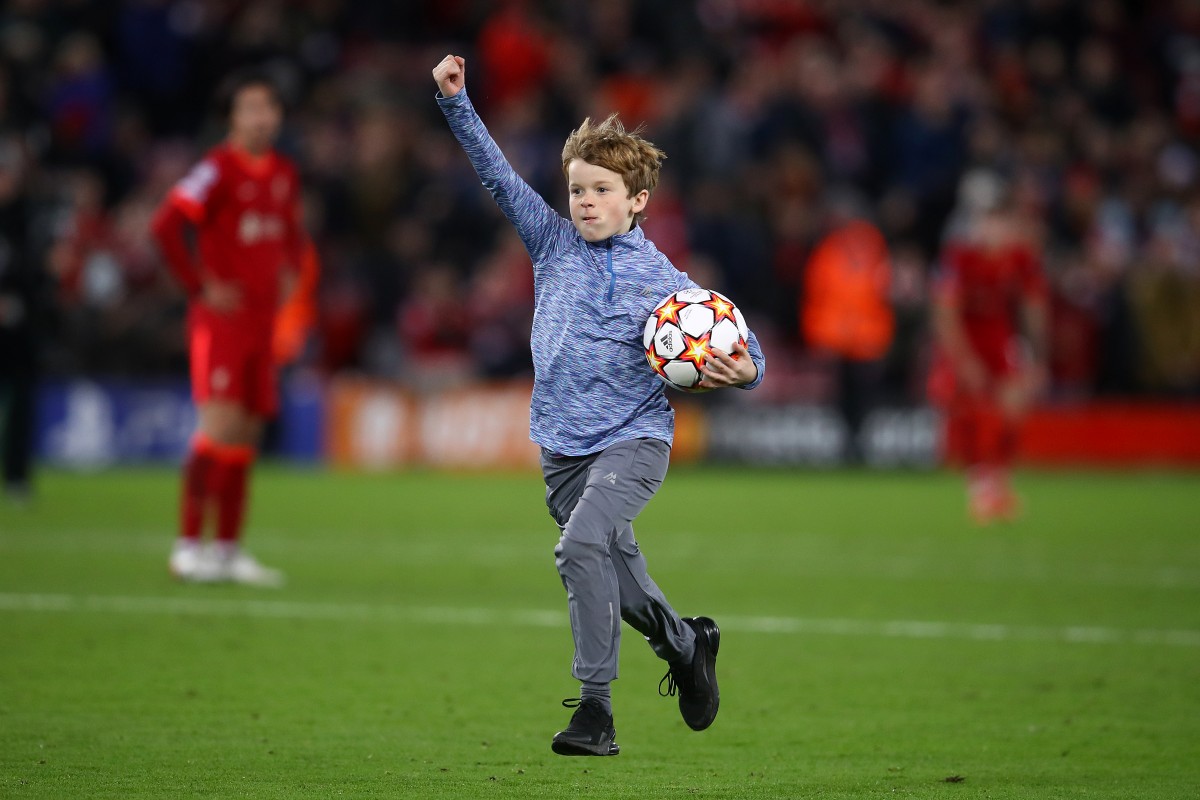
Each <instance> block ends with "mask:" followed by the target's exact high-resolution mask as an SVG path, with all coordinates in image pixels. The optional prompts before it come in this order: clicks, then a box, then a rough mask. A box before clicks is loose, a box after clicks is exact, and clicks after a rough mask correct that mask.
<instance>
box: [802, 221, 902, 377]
mask: <svg viewBox="0 0 1200 800" xmlns="http://www.w3.org/2000/svg"><path fill="white" fill-rule="evenodd" d="M891 272H892V266H891V261H890V259H889V257H888V250H887V243H886V242H885V241H884V239H883V234H881V233H880V232H879V230H878V229H877V228H876V227H875V226H874V225H872V224H871V223H869V222H865V221H862V220H852V221H850V222H847V223H845V224H843V225H840V226H838V227H837V228H835V229H834V230H833V231H831V232H830V233H829V234H827V235H826V236H825V238H824V239H822V240H821V241H820V242H819V243H818V244H817V246H816V248H815V249H814V250H813V253H812V256H811V257H809V260H808V266H807V267H806V268H805V271H804V292H803V294H802V296H801V308H800V319H801V326H802V330H803V332H804V338H805V340H806V341H807V342H808V344H809V346H810V347H813V348H815V349H819V350H827V351H831V352H834V353H837V354H838V355H841V356H843V357H845V358H850V359H854V360H856V361H873V360H875V359H878V358H882V357H883V356H884V354H886V353H887V350H888V347H890V346H891V343H892V334H893V331H894V327H895V324H894V320H893V317H892V309H891V306H890V304H889V303H888V289H889V285H890V283H891Z"/></svg>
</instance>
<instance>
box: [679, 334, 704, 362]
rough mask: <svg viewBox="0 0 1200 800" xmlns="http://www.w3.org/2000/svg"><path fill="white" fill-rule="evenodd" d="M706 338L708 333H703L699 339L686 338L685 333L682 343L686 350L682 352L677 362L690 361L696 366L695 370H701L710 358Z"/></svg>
mask: <svg viewBox="0 0 1200 800" xmlns="http://www.w3.org/2000/svg"><path fill="white" fill-rule="evenodd" d="M708 338H709V334H708V333H705V334H704V335H703V336H701V337H699V338H697V337H693V336H688V335H687V334H686V333H685V334H684V335H683V341H684V344H686V345H687V349H686V350H684V351H683V353H682V354H681V355H680V356H679V360H680V361H690V362H692V363H693V364H695V365H696V369H697V370H703V369H704V365H705V364H707V363H708V360H709V358H711V357H712V352H711V350H710V349H709V344H708Z"/></svg>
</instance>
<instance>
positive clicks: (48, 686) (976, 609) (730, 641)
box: [0, 467, 1200, 800]
mask: <svg viewBox="0 0 1200 800" xmlns="http://www.w3.org/2000/svg"><path fill="white" fill-rule="evenodd" d="M176 482H177V478H176V475H175V473H174V472H173V471H170V470H144V471H142V470H120V471H113V472H103V473H97V474H68V473H61V472H50V473H47V474H45V475H43V477H42V480H41V482H40V486H39V488H40V496H39V499H38V502H37V503H36V504H35V505H34V506H33V507H32V508H28V509H15V508H11V507H5V506H3V505H0V633H2V638H0V797H3V798H90V797H106V798H140V797H154V798H183V797H201V798H203V797H231V798H232V797H237V798H307V797H322V798H323V797H347V798H376V797H379V798H383V797H399V798H406V797H412V798H515V797H529V798H560V797H561V798H593V797H594V798H606V799H610V798H639V799H641V798H669V797H680V798H691V797H704V798H766V797H781V798H782V797H786V798H875V797H879V798H883V797H889V798H890V797H914V798H995V799H997V800H1000V799H1002V798H1012V799H1013V800H1017V799H1020V800H1029V799H1030V798H1150V799H1151V800H1154V799H1155V798H1181V799H1182V798H1196V797H1200V475H1196V474H1180V473H1146V474H1134V475H1127V474H1116V473H1066V472H1050V473H1042V472H1026V473H1023V474H1021V475H1020V476H1019V487H1020V489H1021V490H1022V492H1023V493H1024V494H1025V496H1026V499H1027V502H1028V506H1029V513H1028V515H1027V517H1026V518H1025V519H1024V520H1023V521H1020V522H1017V523H1014V524H1012V525H1008V526H1002V527H995V528H989V529H984V530H980V529H976V528H973V527H971V526H970V525H968V524H967V523H966V521H965V515H964V513H963V499H962V487H961V484H960V479H959V477H958V476H956V475H952V474H948V473H947V474H943V473H934V474H912V473H900V474H880V473H871V472H861V473H851V472H835V473H812V472H788V471H769V470H763V471H758V470H733V469H724V470H717V469H704V468H680V469H677V470H674V471H673V472H672V474H671V475H670V476H668V478H667V482H666V484H665V486H664V488H663V490H662V491H661V492H660V493H659V495H658V497H657V498H656V499H655V500H654V501H653V502H652V503H651V505H650V507H649V508H648V509H647V511H646V512H645V513H644V514H643V515H642V517H641V518H640V519H639V520H638V524H637V526H636V527H637V530H638V533H639V537H638V538H639V540H640V542H641V544H642V547H643V550H644V551H645V552H646V554H647V557H648V559H649V562H650V566H651V572H652V574H653V575H654V576H655V578H656V579H657V580H658V582H659V583H660V584H661V585H662V586H663V588H664V590H665V591H666V593H667V595H668V597H669V598H670V599H671V600H672V602H673V604H674V605H675V606H676V608H677V609H678V610H679V611H680V613H682V614H685V615H688V614H700V613H703V614H710V615H712V616H713V617H715V618H716V620H717V621H718V623H720V624H721V625H722V630H723V638H722V645H721V653H720V658H719V660H718V668H719V675H720V678H721V689H722V703H721V713H720V716H719V717H718V718H717V721H716V723H715V725H714V726H713V727H712V728H711V729H710V730H708V731H706V732H704V733H694V732H692V731H690V730H688V729H687V728H686V727H685V726H684V724H683V722H682V721H681V720H680V719H679V716H678V712H677V709H676V708H675V706H674V701H673V700H669V699H663V698H660V697H659V696H658V695H657V693H656V685H657V683H658V679H659V678H660V677H661V675H662V673H663V671H664V667H663V665H662V664H661V663H659V662H658V661H656V660H655V659H654V657H653V655H652V654H651V653H650V650H649V648H648V647H646V645H645V643H644V642H642V641H641V640H640V638H639V637H638V636H637V635H636V634H634V633H632V632H631V631H630V630H629V629H628V628H626V629H625V641H624V644H625V646H624V648H623V652H622V674H621V679H620V680H619V681H617V683H616V684H615V685H614V705H615V713H616V727H617V740H618V742H620V744H621V747H622V753H621V755H620V756H618V757H616V758H603V759H598V758H590V759H582V758H562V757H558V756H555V755H553V754H552V753H551V752H550V746H549V745H550V737H551V735H552V734H553V733H554V732H555V731H556V730H559V729H560V728H561V727H562V726H563V725H565V724H566V721H567V719H568V716H569V713H570V712H569V711H567V710H566V709H563V708H561V707H560V706H559V701H560V700H561V699H562V698H565V697H572V696H574V695H575V693H576V690H577V686H576V684H575V683H574V682H573V681H572V680H571V678H570V675H569V666H570V657H571V646H570V637H569V631H568V629H567V627H566V614H565V601H564V593H563V589H562V586H561V584H560V583H559V580H558V576H557V573H556V572H555V569H554V563H553V557H552V548H553V546H554V543H555V541H556V538H557V531H556V529H555V528H554V526H553V524H552V522H551V520H550V518H549V516H548V515H547V513H546V511H545V507H544V506H543V504H542V494H543V487H542V485H541V482H540V480H539V478H538V476H537V475H536V474H514V475H462V474H438V473H425V472H408V473H401V474H392V475H348V474H337V473H325V472H300V471H291V470H287V469H284V468H280V467H265V468H260V469H259V471H258V473H257V477H256V480H255V484H254V488H253V500H252V513H251V517H250V534H249V540H248V544H249V545H250V548H251V550H253V551H254V552H255V553H256V554H257V555H258V556H259V557H260V558H261V559H262V560H263V561H264V562H265V563H268V564H271V565H274V566H279V567H281V568H283V569H284V570H285V571H286V572H287V575H288V579H289V582H288V585H287V587H286V588H284V589H282V590H278V591H270V590H254V589H247V588H240V587H230V586H222V587H196V586H180V585H175V584H173V583H172V582H171V581H170V580H169V579H168V577H167V574H166V556H167V552H168V549H169V547H170V543H171V540H172V537H173V530H174V516H175V515H174V510H175V504H176V496H177V495H176Z"/></svg>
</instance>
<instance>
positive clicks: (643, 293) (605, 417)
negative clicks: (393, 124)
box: [437, 89, 766, 456]
mask: <svg viewBox="0 0 1200 800" xmlns="http://www.w3.org/2000/svg"><path fill="white" fill-rule="evenodd" d="M437 101H438V105H440V106H441V109H442V112H443V113H444V114H445V115H446V120H447V121H448V122H449V123H450V129H451V130H452V131H453V132H454V136H455V137H456V138H457V139H458V141H459V142H460V143H461V144H462V146H463V149H464V150H465V151H466V153H467V157H468V158H470V160H471V165H472V166H473V167H474V168H475V172H476V173H478V175H479V178H480V180H482V181H483V185H484V187H485V188H487V190H488V191H489V192H491V194H492V197H493V198H495V200H496V203H497V204H498V205H499V206H500V210H501V211H502V212H503V213H504V215H505V216H506V217H508V219H509V221H510V222H512V224H513V225H514V226H515V227H516V229H517V234H518V235H519V236H520V237H521V241H522V242H524V243H525V249H526V250H528V251H529V256H530V258H531V259H532V260H533V294H534V312H533V333H532V335H531V337H530V345H531V347H532V349H533V376H534V377H533V397H532V399H531V401H530V405H529V435H530V438H531V439H533V441H534V442H536V443H537V444H539V445H541V446H542V447H545V448H546V449H548V450H551V451H552V452H555V453H560V454H562V455H570V456H581V455H588V454H590V453H597V452H599V451H601V450H603V449H605V448H606V447H608V446H610V445H612V444H615V443H617V442H620V441H625V440H628V439H637V438H643V437H645V438H652V439H661V440H663V441H665V442H667V443H668V444H670V443H671V441H672V439H673V437H674V433H675V413H674V411H672V410H671V406H670V404H669V403H668V402H667V398H666V396H665V393H664V391H663V390H664V386H665V384H663V382H662V381H661V380H659V379H658V377H657V376H656V375H655V374H654V372H653V371H652V370H651V369H650V367H649V365H648V364H647V363H646V355H645V352H644V350H643V349H642V331H643V329H644V327H645V324H646V319H647V318H648V317H649V316H650V312H651V311H653V310H654V307H655V306H656V305H657V304H658V302H659V301H660V300H662V298H664V297H666V296H667V295H668V294H670V293H672V292H677V291H679V290H681V289H687V288H696V283H695V282H693V281H692V280H690V279H689V278H688V276H687V274H686V273H683V272H680V271H679V270H677V269H675V267H674V266H673V265H672V264H671V262H670V261H669V260H668V259H667V257H666V256H664V255H663V254H662V253H660V252H659V251H658V248H656V247H655V246H654V244H653V243H652V242H651V241H650V240H648V239H647V238H646V237H645V235H644V234H643V233H642V230H641V228H639V227H637V226H634V228H633V229H632V230H631V231H630V232H629V233H624V234H620V235H618V236H613V237H610V238H609V239H606V240H604V241H600V242H588V241H587V240H585V239H584V238H583V236H581V235H580V234H579V231H577V230H576V228H575V225H574V223H572V222H571V220H569V219H566V218H564V217H563V216H561V215H560V214H558V213H557V212H556V211H555V210H554V209H553V208H551V207H550V205H549V204H548V203H547V202H546V201H545V200H544V199H543V198H542V197H541V195H539V194H538V193H537V192H535V191H534V190H533V189H532V188H531V187H530V186H529V184H527V183H526V182H525V181H524V180H522V179H521V177H520V176H519V175H517V173H516V171H515V170H514V169H513V168H512V166H510V165H509V163H508V160H507V159H505V157H504V154H503V153H501V152H500V148H499V147H498V146H497V145H496V142H495V141H493V139H492V137H491V136H490V135H489V134H488V131H487V128H486V127H485V126H484V124H483V121H482V120H481V119H480V118H479V115H478V114H477V113H476V112H475V108H474V107H473V106H472V105H471V101H470V99H469V98H468V97H467V92H466V90H465V89H462V90H459V92H458V93H457V94H455V95H454V96H453V97H442V96H441V95H440V94H439V95H438V97H437ZM746 347H747V349H748V350H749V351H750V357H751V358H752V359H753V360H754V363H755V365H756V366H757V367H758V377H757V378H755V380H754V382H753V383H751V384H748V385H747V386H745V387H744V388H747V389H752V388H754V387H755V386H757V385H758V384H759V383H761V382H762V379H763V375H764V373H765V372H766V359H765V358H764V357H763V353H762V349H761V348H760V347H759V344H758V339H757V338H755V336H754V334H753V332H751V334H750V336H749V341H748V342H747V344H746Z"/></svg>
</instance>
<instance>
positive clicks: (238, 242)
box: [167, 144, 303, 321]
mask: <svg viewBox="0 0 1200 800" xmlns="http://www.w3.org/2000/svg"><path fill="white" fill-rule="evenodd" d="M167 202H168V203H170V204H172V205H174V206H175V207H176V208H178V209H179V210H180V211H182V212H183V214H184V216H186V217H187V218H188V219H189V220H190V221H191V222H192V223H193V224H194V225H195V226H196V231H197V236H196V246H197V248H198V250H199V269H200V270H201V271H202V272H203V273H207V274H210V275H212V276H213V277H215V278H217V279H219V280H222V281H226V282H230V283H233V284H235V285H236V286H237V287H238V289H239V290H240V292H241V308H240V311H239V314H238V316H239V317H243V318H251V319H253V320H254V321H268V320H270V319H271V318H272V317H273V316H274V314H275V311H276V309H277V308H278V306H279V301H280V280H281V272H282V271H283V270H284V269H289V270H293V271H294V270H297V269H299V265H300V261H301V253H302V248H303V235H302V233H301V227H300V184H299V179H298V176H297V172H296V168H295V167H294V166H293V164H292V163H291V161H289V160H288V159H287V158H285V157H284V156H282V155H280V154H278V153H276V152H274V151H271V152H270V153H267V154H266V155H263V156H260V157H255V156H252V155H250V154H249V153H246V152H243V151H240V150H237V149H234V148H232V147H230V146H229V145H228V144H221V145H218V146H217V147H214V148H213V149H212V150H210V151H209V152H208V154H207V155H206V156H205V158H204V160H203V161H201V162H200V163H198V164H197V165H196V166H195V167H193V168H192V170H191V172H189V173H188V174H187V175H186V176H185V177H184V178H183V179H182V180H180V181H179V183H177V184H176V185H175V187H174V188H173V189H172V190H171V193H170V195H169V196H168V198H167ZM197 277H200V276H197Z"/></svg>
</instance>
